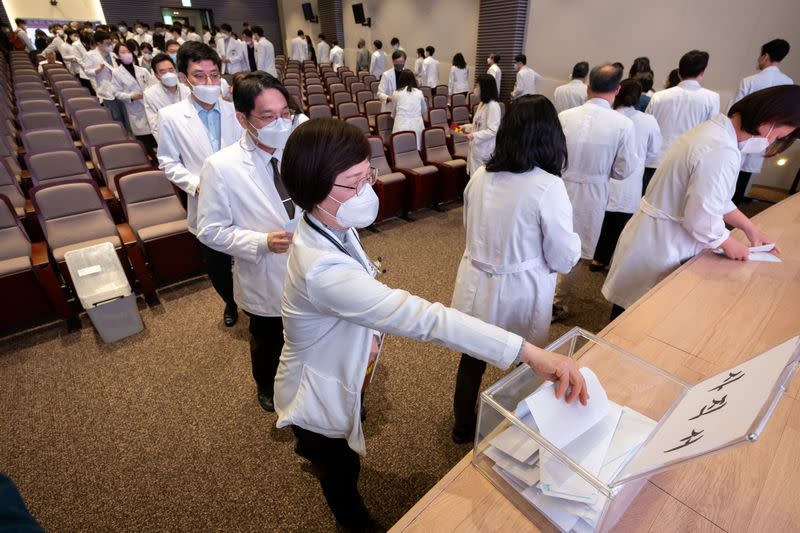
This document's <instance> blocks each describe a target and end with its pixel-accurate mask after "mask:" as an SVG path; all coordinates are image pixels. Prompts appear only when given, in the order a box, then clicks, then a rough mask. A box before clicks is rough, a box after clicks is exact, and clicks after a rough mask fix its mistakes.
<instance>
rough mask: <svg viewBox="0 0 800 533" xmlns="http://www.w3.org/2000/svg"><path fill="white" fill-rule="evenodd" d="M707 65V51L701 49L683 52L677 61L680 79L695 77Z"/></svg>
mask: <svg viewBox="0 0 800 533" xmlns="http://www.w3.org/2000/svg"><path fill="white" fill-rule="evenodd" d="M707 66H708V52H704V51H702V50H691V51H689V52H686V53H685V54H683V57H681V60H680V62H679V63H678V73H679V74H680V75H681V79H682V80H686V79H689V78H696V77H697V76H699V75H700V74H702V73H703V71H705V70H706V67H707Z"/></svg>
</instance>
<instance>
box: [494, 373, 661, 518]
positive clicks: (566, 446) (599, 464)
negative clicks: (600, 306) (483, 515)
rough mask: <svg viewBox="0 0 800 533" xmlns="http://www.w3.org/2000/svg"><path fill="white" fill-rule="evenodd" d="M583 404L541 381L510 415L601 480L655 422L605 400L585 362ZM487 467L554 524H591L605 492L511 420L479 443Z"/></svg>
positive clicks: (607, 477) (607, 478) (610, 474)
mask: <svg viewBox="0 0 800 533" xmlns="http://www.w3.org/2000/svg"><path fill="white" fill-rule="evenodd" d="M581 373H582V374H583V376H584V379H585V380H586V385H587V388H588V392H589V396H590V397H591V400H590V401H589V405H587V406H584V405H581V404H580V403H579V402H573V403H572V404H567V403H566V402H565V401H564V400H563V399H560V400H559V399H556V397H555V392H554V384H553V383H547V384H545V385H542V386H541V387H539V389H537V390H536V391H535V392H534V393H533V394H531V395H530V396H528V397H527V398H525V399H523V400H522V401H521V402H519V404H518V405H517V409H516V411H515V414H516V416H517V417H518V418H519V419H520V420H521V421H522V422H523V423H524V424H526V425H528V426H529V427H531V428H533V429H534V430H536V431H538V432H539V434H541V435H542V436H543V437H544V438H546V439H547V440H548V441H550V442H551V443H553V444H554V445H555V446H557V447H558V448H559V449H560V450H561V451H563V452H564V454H566V455H567V456H568V457H569V458H570V459H572V460H573V461H574V462H576V463H578V464H579V465H580V466H581V467H582V468H584V469H585V470H586V471H588V472H590V473H591V474H592V475H594V476H595V477H597V478H599V479H600V480H601V481H603V482H605V483H608V482H610V481H611V480H612V479H613V478H614V476H615V475H617V473H618V472H619V471H620V469H621V468H622V467H623V466H624V465H625V463H626V462H627V461H628V459H630V458H631V457H632V456H633V454H634V453H636V451H637V449H638V448H639V446H641V444H642V443H643V442H644V441H645V439H646V438H647V436H648V435H649V434H650V432H651V431H652V429H653V428H654V427H655V425H656V423H655V422H654V421H653V420H650V419H649V418H647V417H646V416H644V415H642V414H640V413H638V412H636V411H634V410H633V409H630V408H628V407H622V406H619V405H617V404H615V403H614V402H611V401H609V399H608V396H607V395H606V393H605V390H604V389H603V386H602V385H601V384H600V381H599V380H598V379H597V376H596V375H595V374H594V372H592V371H591V370H589V369H588V368H582V369H581ZM484 453H485V455H486V456H487V457H488V458H489V459H491V460H492V461H494V463H495V464H494V466H493V469H494V471H495V472H496V473H497V474H498V475H499V476H500V477H501V478H503V479H504V480H505V481H506V482H507V483H508V484H509V485H510V486H511V487H513V488H514V489H515V490H516V491H517V492H519V493H520V494H522V496H523V497H524V498H525V499H527V500H528V501H530V502H531V503H532V504H533V505H535V506H536V507H537V508H538V509H539V510H540V511H541V512H542V513H543V514H544V515H545V516H547V518H548V519H549V520H550V521H551V522H553V523H554V524H555V525H556V526H558V527H559V529H561V530H562V531H575V532H576V533H583V532H589V531H594V529H595V527H596V526H597V520H598V518H599V517H600V513H601V512H602V510H603V507H604V506H605V503H606V498H605V496H603V495H602V494H600V493H599V491H598V490H597V489H596V488H595V487H594V486H592V485H591V484H590V483H588V482H587V481H586V480H585V479H583V478H582V477H581V476H580V475H579V474H578V473H577V472H575V471H574V470H573V469H572V468H570V467H569V466H567V465H565V464H564V463H562V462H561V461H559V460H558V459H557V458H556V457H555V456H554V455H553V454H551V453H549V452H547V451H546V450H540V449H539V447H538V446H537V444H536V442H535V441H534V440H533V439H531V438H530V437H529V436H528V435H527V434H526V433H525V432H523V431H521V430H520V429H518V428H517V427H516V426H513V425H512V426H510V427H508V428H507V429H505V430H504V431H503V432H502V433H500V434H499V435H497V436H496V437H494V438H493V439H492V441H491V443H490V444H489V446H488V447H487V448H486V450H485V451H484Z"/></svg>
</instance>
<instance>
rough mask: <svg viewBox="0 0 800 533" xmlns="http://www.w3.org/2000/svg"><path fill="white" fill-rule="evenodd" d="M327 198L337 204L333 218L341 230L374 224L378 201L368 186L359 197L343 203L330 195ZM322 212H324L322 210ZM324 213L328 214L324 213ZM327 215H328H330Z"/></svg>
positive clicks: (373, 191) (355, 196) (356, 196)
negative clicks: (337, 208) (337, 207)
mask: <svg viewBox="0 0 800 533" xmlns="http://www.w3.org/2000/svg"><path fill="white" fill-rule="evenodd" d="M328 198H330V199H331V200H333V201H334V202H336V203H338V204H339V210H338V211H336V217H335V218H336V223H337V224H339V225H340V226H342V227H343V228H357V229H360V228H366V227H367V226H369V225H370V224H372V223H373V222H375V217H377V216H378V207H379V206H380V201H379V200H378V195H376V194H375V190H374V189H373V188H372V187H371V186H369V185H367V186H365V190H364V192H362V193H361V194H360V195H358V194H355V195H353V196H351V197H350V198H348V199H347V200H345V201H344V202H340V201H339V200H337V199H336V198H334V197H333V196H331V195H328ZM320 209H322V207H320ZM322 210H323V211H325V210H324V209H322ZM325 213H328V212H327V211H325ZM328 214H329V215H330V213H328ZM331 216H333V215H331Z"/></svg>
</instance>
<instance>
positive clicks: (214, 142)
mask: <svg viewBox="0 0 800 533" xmlns="http://www.w3.org/2000/svg"><path fill="white" fill-rule="evenodd" d="M191 101H192V105H193V106H194V107H195V109H197V115H198V116H199V117H200V121H201V122H202V123H203V126H205V127H206V133H207V134H208V140H209V141H211V148H212V149H213V150H214V153H216V152H219V149H220V143H221V139H222V126H221V124H220V116H221V115H220V111H219V102H216V103H215V104H214V107H212V108H211V109H208V110H206V109H203V107H202V106H201V105H200V104H198V103H197V102H196V101H195V100H194V98H192V99H191Z"/></svg>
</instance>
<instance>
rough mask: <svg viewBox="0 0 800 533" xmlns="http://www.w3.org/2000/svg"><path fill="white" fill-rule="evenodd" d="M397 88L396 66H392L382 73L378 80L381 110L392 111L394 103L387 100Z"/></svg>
mask: <svg viewBox="0 0 800 533" xmlns="http://www.w3.org/2000/svg"><path fill="white" fill-rule="evenodd" d="M396 90H397V74H395V72H394V68H390V69H389V70H387V71H386V72H384V73H383V74H381V78H380V81H379V82H378V94H377V96H378V100H380V101H381V104H382V105H381V112H386V111H391V110H392V103H391V102H387V100H388V99H389V98H391V97H392V95H393V94H394V92H395V91H396Z"/></svg>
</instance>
